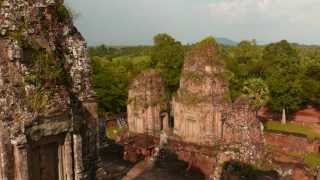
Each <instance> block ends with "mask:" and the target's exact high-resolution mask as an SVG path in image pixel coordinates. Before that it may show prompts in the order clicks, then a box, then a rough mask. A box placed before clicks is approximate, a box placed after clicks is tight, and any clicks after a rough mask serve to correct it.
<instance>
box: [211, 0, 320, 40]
mask: <svg viewBox="0 0 320 180" xmlns="http://www.w3.org/2000/svg"><path fill="white" fill-rule="evenodd" d="M208 9H209V12H210V16H211V20H212V22H213V23H214V24H216V25H220V26H228V27H230V26H235V27H237V28H239V29H240V30H242V31H245V30H247V32H250V33H251V34H254V35H256V36H258V38H261V37H262V38H261V39H263V35H264V36H268V37H270V38H273V39H275V38H278V37H279V38H281V37H282V38H290V39H292V40H295V39H297V36H308V34H306V33H315V32H316V31H317V29H320V24H319V23H318V20H319V18H320V1H319V0H220V1H217V2H213V3H211V4H209V6H208ZM245 26H247V27H245ZM266 28H268V29H269V28H270V29H269V31H270V33H268V31H267V29H266ZM253 30H254V31H255V32H253ZM271 32H272V34H271ZM303 33H305V34H303ZM313 35H314V34H313ZM238 37H239V35H238ZM297 40H299V39H297Z"/></svg>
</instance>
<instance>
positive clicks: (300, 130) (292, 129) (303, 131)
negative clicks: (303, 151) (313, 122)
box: [265, 121, 320, 140]
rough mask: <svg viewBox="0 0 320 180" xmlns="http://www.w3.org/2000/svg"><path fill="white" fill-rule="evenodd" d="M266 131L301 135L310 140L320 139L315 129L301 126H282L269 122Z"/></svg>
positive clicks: (278, 123)
mask: <svg viewBox="0 0 320 180" xmlns="http://www.w3.org/2000/svg"><path fill="white" fill-rule="evenodd" d="M265 128H266V130H271V131H280V132H285V133H294V134H300V135H304V136H306V137H308V138H309V139H311V140H312V139H320V134H319V133H317V132H315V131H314V130H313V129H311V128H309V127H307V126H304V125H301V124H290V123H287V124H281V123H280V122H274V121H268V122H267V123H266V124H265Z"/></svg>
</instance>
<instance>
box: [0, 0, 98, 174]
mask: <svg viewBox="0 0 320 180" xmlns="http://www.w3.org/2000/svg"><path fill="white" fill-rule="evenodd" d="M0 3H1V6H0V85H1V86H0V121H1V124H2V125H1V128H0V131H1V134H2V135H1V138H2V139H3V141H1V145H0V153H1V156H0V160H1V161H0V164H1V170H0V177H1V179H19V180H20V179H30V178H31V177H34V178H31V179H38V178H39V177H41V174H40V175H39V174H37V173H36V171H37V168H46V167H41V166H46V165H45V163H42V161H41V160H40V163H39V164H38V165H39V166H40V167H35V166H36V165H35V164H32V163H33V162H31V164H30V163H27V162H30V161H29V160H30V158H36V157H41V154H42V153H45V152H48V153H49V154H50V153H52V157H48V158H49V159H47V160H48V161H50V158H59V162H62V163H59V164H58V166H59V167H56V168H57V172H51V171H50V173H55V174H56V175H57V176H58V177H59V179H65V178H66V177H67V179H70V178H75V179H90V178H92V177H93V173H92V172H94V164H95V159H96V148H95V147H96V136H95V134H96V128H95V127H96V119H97V114H96V103H95V100H94V93H93V91H92V88H91V83H90V79H89V78H90V73H91V70H90V62H89V60H88V54H87V48H86V42H85V41H84V39H83V38H82V36H81V34H80V33H79V32H78V31H77V29H76V28H75V27H74V26H73V23H72V18H71V16H70V14H69V12H68V11H67V9H66V8H65V7H64V6H63V1H61V0H35V1H27V0H3V1H0ZM55 137H59V138H55ZM46 139H51V140H46ZM39 142H47V143H48V146H49V145H50V146H52V147H56V150H52V149H51V150H46V145H43V144H41V143H40V144H41V145H40V144H39ZM36 144H39V145H38V146H36ZM10 149H13V151H11V150H10ZM35 151H39V154H40V155H33V154H32V152H35ZM55 151H56V152H55ZM10 152H13V155H11V154H10ZM7 154H9V155H7ZM12 156H14V161H13V160H12V159H10V158H11V157H12ZM30 156H31V157H30ZM43 161H44V160H43ZM54 161H55V160H52V162H54ZM70 161H71V162H70ZM12 167H13V168H12ZM35 169H36V170H35ZM50 178H54V179H57V178H56V177H54V176H53V177H50Z"/></svg>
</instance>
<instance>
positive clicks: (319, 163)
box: [304, 153, 320, 170]
mask: <svg viewBox="0 0 320 180" xmlns="http://www.w3.org/2000/svg"><path fill="white" fill-rule="evenodd" d="M304 163H305V164H306V165H307V166H309V167H310V168H311V169H313V170H316V169H317V168H319V167H320V154H319V153H307V154H306V155H305V156H304Z"/></svg>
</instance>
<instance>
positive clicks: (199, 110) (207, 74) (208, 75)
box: [173, 41, 228, 145]
mask: <svg viewBox="0 0 320 180" xmlns="http://www.w3.org/2000/svg"><path fill="white" fill-rule="evenodd" d="M227 94H228V83H227V81H226V80H225V79H224V67H223V61H222V59H221V57H220V56H219V52H218V46H217V44H216V43H212V42H210V41H208V42H206V41H204V42H201V43H199V44H198V45H196V47H195V48H193V50H192V51H191V52H190V53H189V55H187V57H186V59H185V62H184V66H183V70H182V75H181V82H180V89H179V90H178V93H177V97H176V98H175V100H174V102H173V108H174V118H175V127H174V133H175V134H176V135H178V136H180V137H181V138H182V139H183V140H184V141H186V142H192V143H196V144H203V145H213V144H214V142H215V141H217V140H218V139H220V138H221V136H222V120H221V118H222V114H223V113H225V111H227V108H228V104H227V103H228V99H227V98H228V96H226V95H227Z"/></svg>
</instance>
